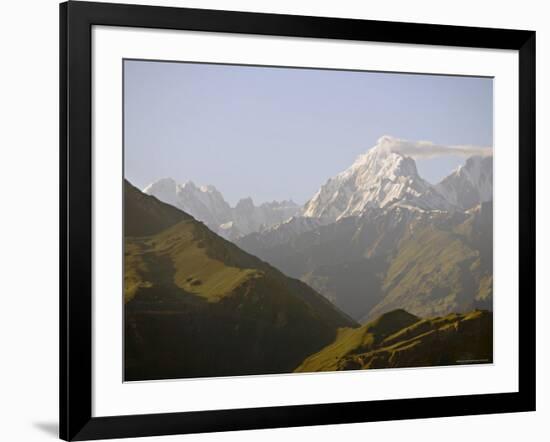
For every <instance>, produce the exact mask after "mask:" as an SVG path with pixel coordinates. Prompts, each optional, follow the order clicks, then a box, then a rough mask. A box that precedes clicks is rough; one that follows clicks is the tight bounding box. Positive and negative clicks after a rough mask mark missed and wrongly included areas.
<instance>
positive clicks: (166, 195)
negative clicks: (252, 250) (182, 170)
mask: <svg viewBox="0 0 550 442" xmlns="http://www.w3.org/2000/svg"><path fill="white" fill-rule="evenodd" d="M143 191H144V193H146V194H149V195H152V196H155V197H156V198H158V199H159V200H161V201H163V202H165V203H168V204H171V205H173V206H175V207H178V208H179V209H181V210H183V211H185V212H187V213H189V214H190V215H192V216H193V217H194V218H196V219H197V220H199V221H202V222H204V223H205V224H206V225H207V226H208V227H209V228H210V229H211V230H213V231H214V232H216V233H218V234H220V235H222V236H223V237H224V238H227V239H231V240H234V239H236V238H239V237H241V236H243V235H246V234H248V233H251V232H257V231H259V230H261V229H262V228H269V227H271V226H273V225H275V224H278V223H281V222H283V221H285V220H286V219H288V218H290V217H292V216H294V215H296V214H297V213H298V212H299V211H300V210H301V207H300V206H298V205H297V204H295V203H294V202H292V201H286V200H285V201H281V202H278V201H272V202H268V203H263V204H261V205H260V206H256V205H255V204H254V201H253V200H252V198H251V197H248V198H243V199H241V200H239V202H238V203H237V204H236V206H235V207H231V206H230V205H229V204H228V203H227V201H225V199H224V197H223V195H222V194H221V193H220V192H219V191H218V190H217V189H216V187H214V186H213V185H196V184H195V183H194V182H193V181H186V182H185V183H183V184H177V182H176V181H175V180H173V179H172V178H162V179H160V180H157V181H155V182H154V183H152V184H150V185H149V186H147V187H146V188H145V189H144V190H143Z"/></svg>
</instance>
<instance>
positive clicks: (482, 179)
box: [436, 155, 493, 209]
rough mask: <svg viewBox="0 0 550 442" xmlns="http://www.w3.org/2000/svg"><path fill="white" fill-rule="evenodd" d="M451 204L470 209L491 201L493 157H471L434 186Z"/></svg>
mask: <svg viewBox="0 0 550 442" xmlns="http://www.w3.org/2000/svg"><path fill="white" fill-rule="evenodd" d="M436 189H437V191H438V192H439V193H440V194H442V195H443V196H444V197H445V198H446V199H447V200H448V201H449V202H450V203H451V204H454V205H456V206H458V207H460V208H461V209H470V208H472V207H475V206H477V205H479V204H481V203H483V202H487V201H492V200H493V157H492V156H490V155H487V156H472V157H470V158H468V159H467V160H466V162H465V163H464V164H463V165H461V166H459V167H458V168H457V169H456V170H455V171H454V172H452V173H451V174H450V175H448V176H447V177H446V178H444V179H443V180H442V181H441V182H440V183H439V184H437V186H436Z"/></svg>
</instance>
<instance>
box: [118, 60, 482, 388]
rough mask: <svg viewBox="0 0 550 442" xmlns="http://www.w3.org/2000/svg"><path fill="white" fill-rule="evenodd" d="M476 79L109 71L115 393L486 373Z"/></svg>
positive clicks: (223, 68)
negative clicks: (119, 189)
mask: <svg viewBox="0 0 550 442" xmlns="http://www.w3.org/2000/svg"><path fill="white" fill-rule="evenodd" d="M492 146H493V80H492V79H491V78H484V77H466V76H444V75H429V74H405V73H389V72H367V71H345V70H329V69H306V68H277V67H261V66H244V65H221V64H206V63H185V62H181V63H180V62H177V63H175V62H162V61H144V60H125V61H124V178H123V183H122V186H123V201H124V203H123V204H124V207H123V218H124V223H123V232H124V293H123V296H122V300H121V302H123V303H124V355H123V360H124V381H149V380H162V379H185V378H203V377H224V376H244V375H273V374H287V373H294V374H295V375H299V374H300V373H313V372H337V371H342V370H371V369H399V368H417V369H422V368H423V367H434V366H440V367H441V366H456V365H468V364H491V363H492V362H493V147H492Z"/></svg>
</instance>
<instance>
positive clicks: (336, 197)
mask: <svg viewBox="0 0 550 442" xmlns="http://www.w3.org/2000/svg"><path fill="white" fill-rule="evenodd" d="M386 138H387V137H382V138H381V139H380V140H379V141H378V144H377V145H376V146H375V147H373V148H372V149H370V150H369V151H368V152H366V153H365V154H362V155H360V156H359V157H358V158H357V160H356V161H355V162H354V163H353V164H352V165H351V166H350V167H349V168H348V169H346V170H345V171H343V172H341V173H339V174H338V175H336V176H335V177H334V178H331V179H329V180H328V181H327V182H326V183H325V184H324V185H323V186H322V187H321V188H320V189H319V191H318V192H317V193H316V194H315V196H314V197H313V198H312V199H311V200H310V201H309V202H308V203H307V204H306V205H305V207H304V211H303V215H304V216H306V217H321V218H329V219H332V220H338V219H340V218H343V217H346V216H353V215H358V214H360V213H362V212H363V211H364V210H365V209H367V208H369V207H389V206H393V205H396V204H403V205H407V206H409V207H417V208H420V209H428V210H429V209H449V206H450V205H449V204H448V203H447V201H446V200H445V199H444V198H443V197H442V196H441V195H439V194H438V193H437V191H435V189H433V188H432V186H431V185H430V184H429V183H428V182H426V181H425V180H423V179H422V178H421V177H420V176H419V175H418V171H417V169H416V163H415V161H414V160H413V159H412V158H410V157H408V156H405V155H402V154H400V153H397V152H394V151H392V150H391V149H390V148H388V143H387V142H386V141H387V140H386Z"/></svg>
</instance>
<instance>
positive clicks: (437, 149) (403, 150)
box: [376, 135, 493, 159]
mask: <svg viewBox="0 0 550 442" xmlns="http://www.w3.org/2000/svg"><path fill="white" fill-rule="evenodd" d="M376 148H377V149H381V150H387V151H388V152H395V153H399V154H402V155H406V156H409V157H412V158H414V159H429V158H437V157H443V156H456V157H470V156H472V155H480V156H490V155H493V148H492V147H484V146H471V145H446V144H435V143H432V142H431V141H409V140H402V139H399V138H394V137H392V136H390V135H384V136H383V137H380V138H379V139H378V142H377V144H376Z"/></svg>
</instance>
